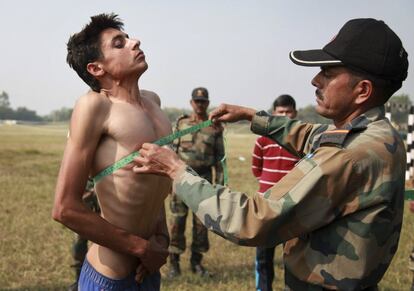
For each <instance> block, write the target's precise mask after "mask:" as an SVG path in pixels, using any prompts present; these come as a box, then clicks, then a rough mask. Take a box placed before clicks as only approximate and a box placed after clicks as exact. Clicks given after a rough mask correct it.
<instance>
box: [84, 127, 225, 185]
mask: <svg viewBox="0 0 414 291" xmlns="http://www.w3.org/2000/svg"><path fill="white" fill-rule="evenodd" d="M212 124H213V122H212V121H211V120H206V121H203V122H201V123H199V124H196V125H194V126H191V127H189V128H186V129H183V130H180V131H177V132H174V133H172V134H170V135H167V136H164V137H162V138H160V139H159V140H157V141H155V142H154V144H156V145H159V146H164V145H167V144H170V143H172V142H173V140H175V139H177V138H180V137H182V136H184V135H186V134H190V133H194V132H196V131H199V130H200V129H202V128H205V127H209V126H211V125H212ZM137 156H139V153H138V152H137V151H136V152H133V153H131V154H129V155H127V156H125V157H123V158H122V159H120V160H119V161H116V162H115V163H114V164H112V165H110V166H109V167H107V168H105V169H103V170H102V171H101V172H99V173H98V174H97V175H96V176H95V177H93V178H92V180H93V183H94V184H97V183H98V182H99V181H100V180H102V178H103V177H106V176H108V175H111V174H112V173H114V172H115V171H117V170H119V169H121V168H122V167H124V166H126V165H127V164H129V163H131V162H132V161H133V160H134V158H135V157H137ZM221 163H222V166H223V175H224V181H225V182H227V180H228V178H227V177H228V175H227V166H226V162H225V156H224V158H223V159H222V160H221ZM225 184H227V183H225Z"/></svg>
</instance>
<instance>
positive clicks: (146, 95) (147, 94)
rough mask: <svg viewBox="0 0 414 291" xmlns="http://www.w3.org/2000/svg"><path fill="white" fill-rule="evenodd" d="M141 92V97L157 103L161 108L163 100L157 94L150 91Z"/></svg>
mask: <svg viewBox="0 0 414 291" xmlns="http://www.w3.org/2000/svg"><path fill="white" fill-rule="evenodd" d="M139 92H140V94H141V97H143V98H145V99H148V100H151V101H152V102H155V103H156V104H157V105H158V106H159V107H161V99H160V96H158V94H157V93H155V92H153V91H149V90H139Z"/></svg>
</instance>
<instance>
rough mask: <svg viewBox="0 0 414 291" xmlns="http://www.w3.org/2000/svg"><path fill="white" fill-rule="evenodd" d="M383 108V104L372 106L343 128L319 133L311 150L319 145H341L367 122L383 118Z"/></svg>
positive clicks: (363, 127)
mask: <svg viewBox="0 0 414 291" xmlns="http://www.w3.org/2000/svg"><path fill="white" fill-rule="evenodd" d="M384 116H385V108H384V106H378V107H374V108H372V109H370V110H368V111H367V112H365V113H363V114H361V115H360V116H358V117H357V118H355V119H353V120H352V121H351V122H349V123H348V124H346V125H345V126H344V127H343V128H336V129H332V130H326V131H324V132H322V133H321V135H320V136H319V138H317V139H316V142H315V143H314V145H313V147H312V150H313V151H314V150H316V149H317V148H318V147H320V146H336V147H341V148H342V147H343V146H344V144H345V140H346V139H347V138H348V137H349V136H350V135H351V134H353V133H356V132H359V131H363V130H365V129H366V128H367V126H368V124H370V123H371V122H373V121H376V120H379V119H382V118H384Z"/></svg>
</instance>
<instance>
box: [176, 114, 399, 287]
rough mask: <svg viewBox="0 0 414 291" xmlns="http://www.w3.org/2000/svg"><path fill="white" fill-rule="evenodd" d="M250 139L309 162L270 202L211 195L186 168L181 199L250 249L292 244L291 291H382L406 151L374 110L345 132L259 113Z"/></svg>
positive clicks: (214, 191) (179, 186)
mask: <svg viewBox="0 0 414 291" xmlns="http://www.w3.org/2000/svg"><path fill="white" fill-rule="evenodd" d="M252 131H253V132H255V133H257V134H260V135H264V136H268V137H269V138H271V139H273V140H275V141H277V142H278V143H280V144H282V145H283V146H284V147H285V148H286V149H288V150H289V151H290V152H292V153H295V154H296V155H298V156H300V157H302V159H301V160H300V161H299V162H298V164H297V165H296V166H295V168H293V169H292V171H291V172H290V173H288V174H287V175H286V176H285V177H284V178H283V179H281V180H280V181H279V182H278V183H277V184H276V185H275V186H274V187H273V188H271V189H269V190H268V191H267V192H265V196H264V197H261V196H260V195H254V196H252V197H249V196H247V195H246V194H243V193H240V192H233V191H231V190H230V189H228V188H225V187H221V186H215V187H213V186H211V185H209V184H208V183H206V181H204V180H203V179H201V178H200V177H198V176H196V175H195V174H194V173H193V172H191V169H190V168H188V169H187V170H186V171H184V172H183V173H182V174H181V175H179V177H177V178H176V179H175V180H174V191H175V192H176V193H177V195H178V196H179V197H180V198H181V199H182V200H183V201H184V202H185V203H186V204H187V205H188V206H189V207H190V208H191V209H192V210H193V211H194V213H196V214H197V216H198V217H199V218H200V219H201V221H202V222H203V223H204V224H205V225H206V226H207V227H208V228H209V229H210V230H212V231H214V232H215V233H217V234H219V235H221V236H223V237H224V238H226V239H228V240H230V241H233V242H235V243H237V244H239V245H245V246H257V245H264V246H274V245H276V244H279V243H281V242H286V244H285V249H284V262H285V273H286V274H285V283H286V286H287V289H288V290H323V288H326V289H333V290H361V289H363V288H367V287H369V286H375V285H376V284H377V283H378V282H379V281H380V280H381V278H382V276H383V275H384V273H385V271H386V270H387V268H388V266H389V264H390V262H391V259H392V257H393V256H394V254H395V252H396V250H397V246H398V240H399V235H400V229H401V224H402V214H403V205H404V171H405V169H404V167H405V159H406V154H405V148H404V144H403V142H402V140H401V138H400V137H399V135H398V133H397V132H396V130H395V129H394V128H393V127H392V126H391V124H390V123H389V121H388V119H386V118H385V117H384V107H383V106H381V107H376V108H373V109H371V110H369V111H367V112H365V113H364V114H363V115H361V116H359V117H357V118H356V119H354V120H353V121H352V122H351V123H350V124H348V125H347V126H346V127H345V128H344V129H334V128H330V127H328V126H327V125H312V124H306V123H301V122H299V121H296V120H288V119H287V118H284V117H273V116H269V115H267V114H265V113H264V112H258V113H256V115H255V116H254V118H253V120H252Z"/></svg>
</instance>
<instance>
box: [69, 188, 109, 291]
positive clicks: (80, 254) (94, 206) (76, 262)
mask: <svg viewBox="0 0 414 291" xmlns="http://www.w3.org/2000/svg"><path fill="white" fill-rule="evenodd" d="M82 200H83V202H84V203H85V205H86V206H87V207H88V208H89V209H91V210H92V211H93V212H96V213H100V212H101V209H100V208H99V203H98V197H96V193H95V190H94V188H93V182H92V181H88V183H87V185H86V187H85V193H84V194H83V196H82ZM74 235H75V239H74V241H73V245H72V258H73V264H72V265H71V267H72V268H74V269H75V279H76V281H75V282H74V283H73V284H72V285H70V286H69V289H68V291H76V290H78V281H79V275H80V272H81V268H82V264H83V261H84V260H85V256H86V253H87V252H88V240H87V239H86V238H84V237H82V236H80V235H79V234H77V233H76V232H75V233H74Z"/></svg>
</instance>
